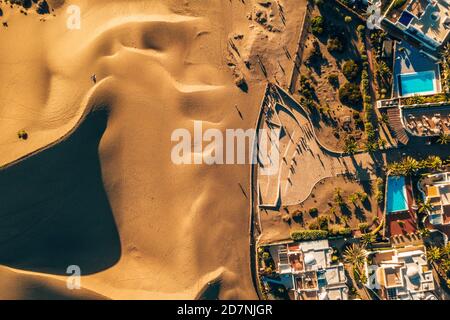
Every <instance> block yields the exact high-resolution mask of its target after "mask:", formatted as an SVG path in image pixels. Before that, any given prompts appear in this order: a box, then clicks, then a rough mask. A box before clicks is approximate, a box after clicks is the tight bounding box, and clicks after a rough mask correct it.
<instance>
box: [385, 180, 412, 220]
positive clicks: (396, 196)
mask: <svg viewBox="0 0 450 320" xmlns="http://www.w3.org/2000/svg"><path fill="white" fill-rule="evenodd" d="M386 201H387V202H386V210H387V213H391V212H398V211H405V210H408V200H407V197H406V184H405V178H404V177H394V176H389V177H388V181H387V199H386Z"/></svg>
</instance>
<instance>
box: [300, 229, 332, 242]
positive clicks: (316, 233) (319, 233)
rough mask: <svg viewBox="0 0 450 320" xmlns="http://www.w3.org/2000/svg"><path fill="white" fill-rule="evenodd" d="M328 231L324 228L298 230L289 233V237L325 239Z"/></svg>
mask: <svg viewBox="0 0 450 320" xmlns="http://www.w3.org/2000/svg"><path fill="white" fill-rule="evenodd" d="M327 236H328V231H325V230H298V231H293V232H292V233H291V238H292V240H294V241H302V240H320V239H326V238H327Z"/></svg>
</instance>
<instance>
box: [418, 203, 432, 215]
mask: <svg viewBox="0 0 450 320" xmlns="http://www.w3.org/2000/svg"><path fill="white" fill-rule="evenodd" d="M418 204H419V209H418V212H419V213H426V214H429V213H430V212H431V211H433V205H432V204H431V202H430V200H427V201H418Z"/></svg>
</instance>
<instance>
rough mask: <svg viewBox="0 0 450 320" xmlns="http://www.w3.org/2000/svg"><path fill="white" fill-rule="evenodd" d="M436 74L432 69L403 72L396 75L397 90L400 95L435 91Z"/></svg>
mask: <svg viewBox="0 0 450 320" xmlns="http://www.w3.org/2000/svg"><path fill="white" fill-rule="evenodd" d="M435 80H436V75H435V72H434V71H422V72H414V73H405V74H401V75H399V76H398V84H399V92H400V95H401V96H402V97H406V96H412V95H415V94H433V93H436V92H437V90H436V81H435Z"/></svg>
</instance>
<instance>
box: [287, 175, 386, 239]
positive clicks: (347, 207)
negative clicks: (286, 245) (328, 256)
mask: <svg viewBox="0 0 450 320" xmlns="http://www.w3.org/2000/svg"><path fill="white" fill-rule="evenodd" d="M382 194H383V193H382V191H381V192H379V191H378V184H377V182H376V181H364V182H359V181H357V180H354V179H353V178H349V177H345V176H338V177H333V178H327V179H325V180H322V181H321V182H319V183H318V184H317V185H316V186H315V187H314V189H313V190H312V193H311V195H310V196H309V198H308V199H306V200H305V201H304V202H302V203H300V204H298V205H295V206H288V207H282V208H281V210H280V223H281V224H285V225H286V226H288V228H285V231H284V233H285V234H286V232H287V231H289V232H290V237H291V238H292V239H293V240H315V239H321V238H328V237H338V236H347V237H348V236H352V235H356V236H361V235H363V234H366V233H370V232H372V231H374V230H376V229H381V227H380V228H378V227H379V226H380V224H381V221H380V217H379V216H378V212H379V210H378V207H379V202H382V200H383V199H382ZM378 231H379V230H378Z"/></svg>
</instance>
